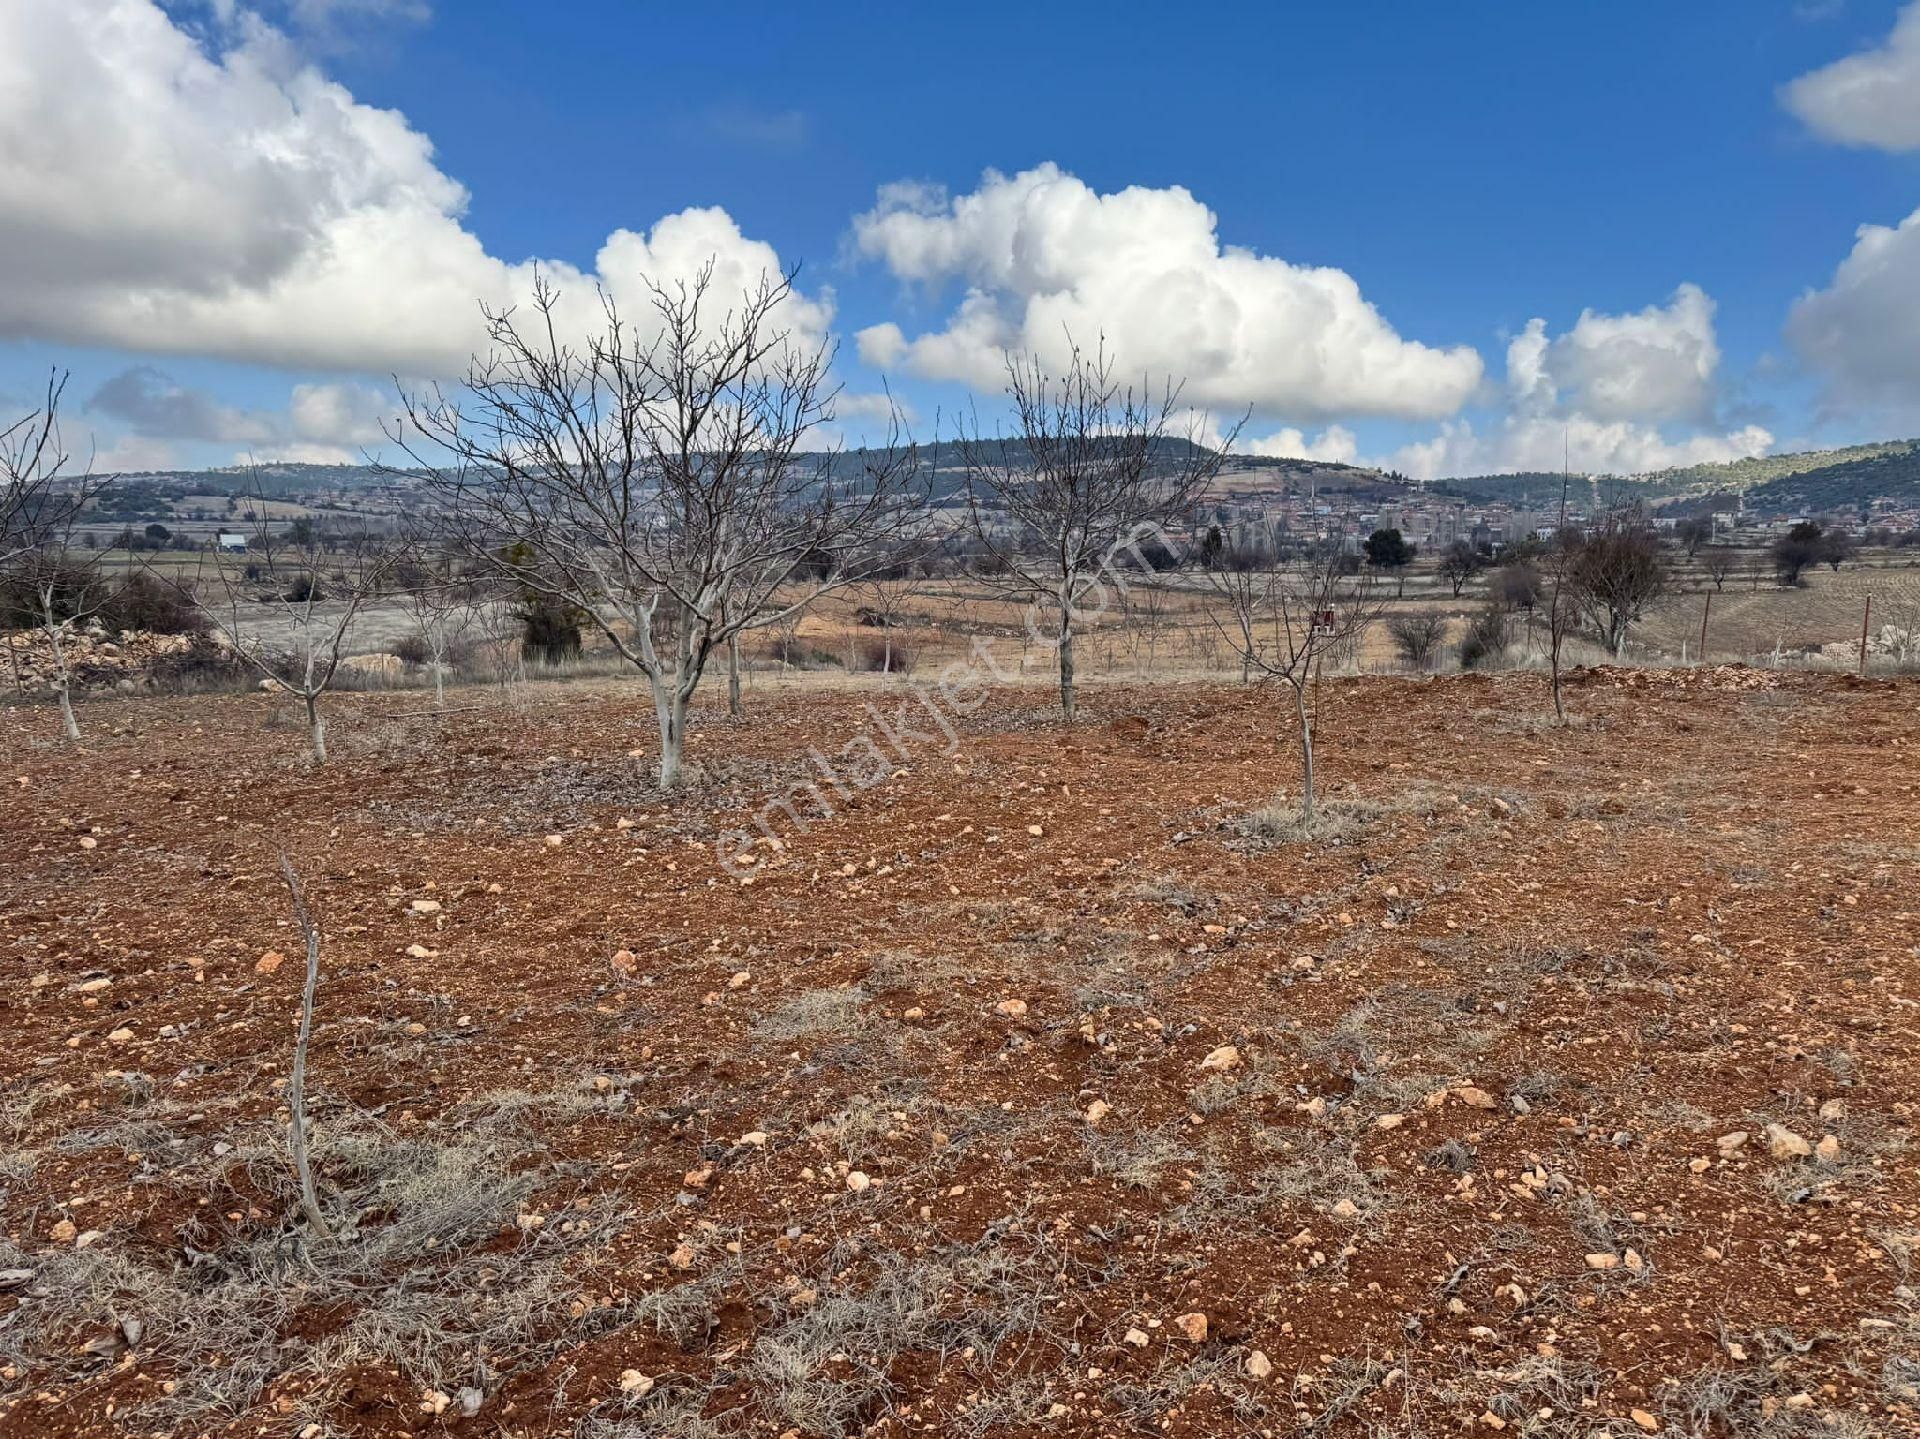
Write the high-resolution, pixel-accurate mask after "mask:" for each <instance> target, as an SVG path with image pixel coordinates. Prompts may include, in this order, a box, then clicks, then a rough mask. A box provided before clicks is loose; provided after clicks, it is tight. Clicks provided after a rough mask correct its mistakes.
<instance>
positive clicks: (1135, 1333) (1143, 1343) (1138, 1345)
mask: <svg viewBox="0 0 1920 1439" xmlns="http://www.w3.org/2000/svg"><path fill="white" fill-rule="evenodd" d="M1120 1342H1121V1343H1123V1344H1131V1345H1132V1346H1133V1347H1134V1348H1135V1349H1145V1348H1146V1347H1147V1346H1148V1345H1149V1344H1151V1343H1152V1342H1153V1341H1152V1340H1151V1339H1149V1338H1148V1337H1147V1331H1146V1330H1144V1329H1129V1330H1128V1331H1127V1332H1126V1335H1125V1336H1124V1337H1123V1338H1122V1339H1121V1341H1120Z"/></svg>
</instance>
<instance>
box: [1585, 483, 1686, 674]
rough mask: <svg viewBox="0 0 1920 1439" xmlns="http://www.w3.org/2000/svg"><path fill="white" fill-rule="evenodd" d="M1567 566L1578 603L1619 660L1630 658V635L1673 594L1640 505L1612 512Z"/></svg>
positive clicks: (1663, 558)
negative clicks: (1663, 598)
mask: <svg viewBox="0 0 1920 1439" xmlns="http://www.w3.org/2000/svg"><path fill="white" fill-rule="evenodd" d="M1566 563H1567V582H1568V584H1569V586H1570V587H1571V589H1572V593H1573V599H1574V603H1575V604H1576V605H1577V606H1578V607H1579V609H1580V612H1581V613H1582V614H1584V615H1585V616H1586V618H1587V621H1588V623H1590V624H1591V625H1592V626H1593V627H1594V629H1595V630H1597V631H1598V632H1599V635H1600V638H1601V640H1602V642H1603V643H1605V645H1606V647H1607V649H1608V650H1609V651H1610V652H1611V653H1612V655H1613V657H1614V659H1616V660H1620V659H1624V658H1625V657H1626V652H1627V633H1628V631H1629V630H1630V629H1631V628H1632V626H1633V625H1635V624H1637V623H1638V622H1639V621H1640V620H1641V618H1642V617H1644V616H1645V614H1646V612H1647V610H1648V608H1649V607H1650V606H1651V605H1653V604H1654V603H1655V602H1656V601H1657V600H1658V599H1659V598H1660V597H1661V596H1662V595H1663V594H1665V593H1666V589H1667V562H1666V558H1665V556H1663V555H1662V554H1661V553H1660V540H1659V538H1658V536H1656V535H1655V534H1654V532H1653V527H1652V526H1651V525H1649V524H1648V523H1647V521H1646V517H1645V516H1644V515H1643V514H1642V513H1641V511H1640V509H1639V507H1638V506H1637V505H1628V506H1623V507H1621V508H1617V509H1613V510H1610V511H1608V512H1607V514H1606V516H1605V517H1604V518H1603V519H1602V520H1601V522H1600V526H1599V528H1598V529H1597V530H1595V531H1594V533H1593V534H1591V535H1589V536H1587V537H1586V538H1585V539H1584V540H1582V541H1581V542H1580V543H1579V544H1578V545H1576V546H1574V548H1573V550H1572V552H1571V553H1570V554H1569V556H1568V558H1567V562H1566Z"/></svg>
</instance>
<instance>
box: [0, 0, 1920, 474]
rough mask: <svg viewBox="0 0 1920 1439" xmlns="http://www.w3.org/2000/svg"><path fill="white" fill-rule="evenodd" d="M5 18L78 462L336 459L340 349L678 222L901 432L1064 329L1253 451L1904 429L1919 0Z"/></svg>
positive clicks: (1915, 239) (1673, 454)
mask: <svg viewBox="0 0 1920 1439" xmlns="http://www.w3.org/2000/svg"><path fill="white" fill-rule="evenodd" d="M9 29H18V30H20V34H18V35H9V34H5V33H0V42H7V43H6V44H5V48H6V49H7V50H9V51H12V52H14V53H16V54H32V55H34V56H35V57H36V58H35V62H34V64H33V65H32V67H31V68H30V70H29V71H26V72H21V71H16V72H15V73H14V74H13V76H12V78H11V79H10V80H9V79H7V78H6V77H5V76H4V75H3V74H0V150H4V152H5V153H7V154H9V155H11V156H13V157H14V159H13V160H12V161H11V162H9V163H0V207H3V208H4V209H5V211H6V212H7V213H8V215H9V218H7V219H5V220H0V238H3V239H4V240H5V242H6V244H7V247H8V249H9V252H10V253H13V254H16V255H18V254H23V253H24V254H27V255H29V256H30V262H29V263H28V264H27V265H25V266H15V273H14V274H13V275H12V276H0V336H4V337H5V338H4V341H3V342H0V395H3V396H6V397H8V398H9V399H11V400H13V401H15V402H16V403H18V402H19V401H20V400H21V399H22V397H24V396H27V395H29V394H30V393H31V392H32V391H33V389H34V388H35V387H36V386H37V385H38V384H39V383H40V382H42V380H43V379H44V374H45V372H46V370H47V368H48V367H49V366H50V365H60V366H63V367H68V368H71V370H72V372H73V380H72V386H71V389H70V391H69V412H70V415H71V417H72V421H73V423H72V425H71V427H70V429H71V433H72V434H73V435H74V436H75V437H77V439H76V446H78V444H86V445H90V446H92V447H94V448H95V449H96V450H97V451H98V452H99V453H100V454H102V455H104V456H105V457H107V459H108V460H109V461H110V462H118V463H126V464H160V463H221V464H224V463H232V462H233V461H235V460H236V459H237V458H239V457H240V456H242V455H244V454H248V453H252V454H258V455H263V456H271V455H273V454H288V455H300V456H307V457H312V458H344V457H347V456H349V455H352V454H356V453H358V452H359V451H360V450H361V449H363V448H366V447H369V446H372V447H376V448H377V441H376V438H375V437H376V435H377V428H376V421H377V418H378V416H379V414H380V413H381V412H382V404H383V401H382V399H381V397H382V395H383V394H384V393H386V392H388V391H390V389H391V382H390V380H389V379H388V378H387V377H388V376H389V375H390V374H391V373H392V372H393V371H394V370H396V369H397V370H399V371H401V372H402V373H403V374H405V375H407V376H408V377H409V378H415V377H418V378H426V377H428V376H430V375H432V374H434V373H436V372H438V371H442V370H446V371H449V372H450V371H451V368H452V362H451V360H450V359H449V358H448V357H449V356H453V355H457V354H461V353H464V352H465V350H466V349H468V348H471V346H470V345H469V344H468V343H467V338H466V331H465V329H464V328H463V327H464V326H465V325H466V324H467V323H468V321H469V320H470V310H471V306H468V305H466V304H465V303H464V300H465V299H466V298H477V297H472V296H465V295H463V293H462V292H461V291H460V290H459V286H460V285H461V284H462V283H463V282H470V283H468V289H469V290H484V289H487V288H489V287H498V288H499V289H500V291H501V293H505V291H506V290H508V289H511V288H512V287H513V286H514V285H515V284H516V283H517V282H518V281H519V280H521V279H524V276H525V273H526V272H525V271H524V270H522V269H517V268H516V267H517V266H520V265H522V264H523V262H526V261H529V260H533V259H539V260H541V261H543V262H545V263H546V265H547V266H548V268H549V270H551V269H552V268H553V267H554V266H555V265H559V266H567V265H571V266H575V267H578V270H579V271H580V272H581V274H580V275H579V276H578V277H577V278H578V285H577V288H578V289H579V290H580V291H581V292H582V293H584V292H586V291H587V290H589V289H590V287H591V283H592V281H591V278H590V277H591V276H592V274H593V273H594V267H595V264H596V260H597V257H598V263H600V264H601V266H602V268H601V271H600V275H601V278H603V279H606V280H608V281H609V282H614V281H617V280H618V279H619V278H620V276H621V275H627V274H629V273H630V272H631V271H634V270H636V269H641V268H644V269H646V270H647V271H648V272H650V273H668V274H670V273H671V272H672V271H673V268H674V266H675V265H680V264H684V263H686V256H687V255H688V254H690V253H692V252H693V251H695V250H697V249H699V248H700V247H701V246H705V245H709V244H711V245H712V246H713V247H714V248H717V249H720V250H721V251H722V252H723V253H726V254H730V255H734V256H735V257H736V258H737V259H738V262H739V265H740V266H741V267H744V268H743V269H742V270H741V273H743V274H744V273H745V272H746V271H747V270H751V269H752V267H753V265H754V264H755V263H757V262H758V260H765V259H769V258H772V259H774V260H775V262H776V263H782V264H791V263H795V262H798V263H800V264H801V265H802V266H803V270H802V279H801V290H802V292H803V294H804V296H805V298H806V299H807V301H808V304H809V305H810V307H811V308H810V310H809V312H808V313H807V314H806V315H803V316H799V318H800V320H801V321H802V324H801V328H802V329H803V330H804V331H805V332H806V333H808V334H815V333H817V334H818V335H820V336H823V337H824V336H831V337H832V338H833V339H834V340H836V341H837V342H838V343H839V345H840V356H841V360H840V374H841V378H842V379H843V380H844V382H845V384H846V386H847V390H848V393H849V395H850V396H854V397H871V396H873V395H874V394H876V393H877V392H878V391H879V389H880V387H881V384H882V382H883V380H884V382H885V383H886V384H887V385H888V386H889V387H890V388H891V390H892V393H893V394H894V395H895V396H896V397H897V398H898V399H900V400H901V401H902V402H903V403H904V404H905V405H906V406H907V407H908V408H909V410H910V411H911V412H912V414H913V415H914V417H915V424H916V428H917V429H919V430H920V431H921V432H923V433H927V432H930V430H931V427H932V424H933V417H934V414H935V412H936V411H937V410H944V411H946V412H949V413H950V412H951V411H952V410H953V409H954V408H956V407H959V406H965V405H969V404H973V405H978V406H979V407H980V408H981V410H982V412H983V413H984V414H987V415H991V414H992V413H994V408H995V399H996V396H995V386H994V384H993V370H994V366H995V363H996V362H997V359H996V357H997V354H998V351H999V349H1000V348H1001V347H1003V346H1005V345H1011V344H1018V345H1029V344H1030V345H1033V346H1036V347H1042V348H1044V347H1045V346H1046V345H1048V344H1050V343H1052V340H1051V338H1050V337H1052V336H1054V335H1056V334H1057V333H1058V332H1060V330H1061V328H1062V325H1061V321H1062V318H1063V317H1064V318H1065V319H1066V320H1068V321H1070V322H1071V324H1072V326H1073V328H1074V330H1075V332H1076V333H1082V334H1083V333H1084V331H1086V330H1087V329H1093V330H1097V331H1105V332H1106V333H1107V334H1108V335H1109V337H1110V338H1112V339H1114V340H1115V341H1116V342H1117V348H1118V350H1119V353H1120V358H1121V360H1122V362H1123V363H1125V364H1128V365H1130V366H1135V365H1137V367H1138V368H1140V369H1142V370H1146V371H1150V372H1153V373H1156V374H1158V373H1167V372H1171V373H1177V374H1185V375H1187V376H1188V377H1189V390H1188V393H1189V396H1191V397H1195V398H1197V399H1198V400H1199V401H1202V402H1204V404H1205V406H1206V408H1208V409H1209V410H1210V411H1211V412H1212V413H1214V414H1215V415H1222V416H1237V415H1238V414H1240V413H1241V412H1243V411H1251V412H1252V419H1251V421H1250V422H1249V424H1248V426H1247V431H1246V433H1247V435H1248V437H1249V441H1250V443H1251V444H1253V445H1254V446H1256V447H1260V448H1264V449H1266V450H1267V451H1268V452H1271V453H1287V452H1306V453H1317V454H1323V455H1326V456H1328V457H1331V458H1343V459H1344V458H1351V459H1360V460H1365V461H1372V462H1382V463H1392V464H1397V465H1399V466H1400V467H1402V468H1407V469H1411V470H1414V471H1415V472H1416V473H1444V472H1449V471H1460V470H1474V469H1483V468H1511V467H1516V466H1526V465H1529V464H1533V463H1541V462H1542V457H1543V454H1544V452H1545V450H1546V449H1547V448H1551V449H1552V450H1553V452H1554V454H1555V455H1556V456H1557V454H1558V451H1559V447H1560V445H1561V444H1562V442H1563V437H1565V436H1568V435H1571V436H1572V442H1573V445H1574V447H1575V449H1576V451H1577V453H1576V456H1575V459H1576V463H1578V464H1580V465H1582V466H1583V467H1586V468H1611V469H1636V468H1647V467H1651V466H1652V465H1653V464H1655V463H1664V462H1673V461H1683V460H1687V459H1693V458H1722V457H1728V456H1731V455H1734V454H1740V453H1753V452H1757V451H1762V450H1767V449H1774V450H1778V449H1791V448H1803V447H1806V446H1807V445H1810V444H1814V443H1832V442H1845V441H1852V440H1856V439H1861V438H1877V437H1881V436H1884V435H1888V434H1893V433H1902V434H1912V433H1916V432H1920V358H1916V357H1920V220H1916V221H1915V222H1914V223H1913V224H1911V225H1909V226H1908V227H1907V228H1905V229H1902V228H1899V227H1900V226H1901V222H1902V221H1903V220H1906V219H1907V218H1908V217H1909V216H1913V215H1916V214H1920V4H1913V5H1906V6H1902V5H1901V4H1897V3H1893V0H1877V3H1876V0H1824V3H1822V0H1690V3H1687V4H1682V5H1675V4H1672V3H1613V4H1608V5H1604V6H1603V5H1579V4H1572V5H1538V4H1520V3H1512V4H1505V3H1502V4H1494V3H1488V4H1479V5H1455V6H1436V5H1432V4H1416V3H1378V4H1372V5H1365V6H1355V5H1331V4H1327V5H1314V6H1307V5H1287V6H1274V5H1246V6H1238V7H1235V6H1221V7H1213V8H1210V9H1209V10H1207V11H1206V12H1205V13H1204V15H1203V14H1200V13H1198V12H1196V13H1195V14H1193V15H1192V16H1191V17H1186V18H1183V19H1182V20H1180V21H1179V22H1178V23H1169V19H1168V15H1167V12H1166V11H1165V9H1164V7H1158V6H1153V7H1149V6H1144V5H1141V6H1100V7H1087V6H1034V5H1031V4H1029V5H1022V6H1012V5H1006V6H999V5H984V6H973V7H915V6H885V7H883V6H877V5H874V6H867V5H860V6H851V5H847V6H836V7H773V6H764V7H763V6H757V5H748V6H740V7H733V8H731V9H728V10H725V11H719V10H712V9H709V8H708V7H701V6H675V7H665V6H641V5H635V4H630V3H612V0H576V3H573V4H569V5H568V6H566V7H563V8H560V9H555V8H553V7H534V6H528V5H525V4H521V3H513V4H509V3H494V0H462V3H459V4H457V5H456V4H453V3H450V0H438V3H434V4H429V3H426V0H273V3H267V4H262V5H260V6H258V7H255V8H254V9H252V10H249V9H247V8H246V7H244V6H237V5H236V4H234V3H233V0H219V3H212V0H207V3H201V0H194V3H180V4H173V5H169V6H166V7H164V8H161V7H158V6H156V5H155V4H154V3H153V0H18V3H16V4H12V5H9V6H8V7H7V15H6V16H5V17H0V32H5V31H7V30H9ZM1848 57H1859V58H1856V59H1852V60H1849V58H1848ZM3 63H4V62H0V64H3ZM1836 64H1838V65H1839V66H1840V67H1841V68H1838V69H1835V68H1832V67H1835V66H1836ZM1846 67H1851V68H1846ZM1801 77H1811V78H1808V79H1802V78H1801ZM1795 81H1799V88H1798V89H1796V90H1793V91H1784V90H1783V87H1786V86H1789V85H1790V84H1792V83H1793V82H1795ZM1909 82H1911V83H1909ZM383 111H384V112H396V113H394V114H391V115H385V116H382V115H381V114H380V113H379V112H383ZM50 116H51V117H52V119H53V123H52V124H51V125H49V123H48V122H49V117H50ZM50 131H51V132H52V133H51V134H50V133H49V132H50ZM156 137H157V138H156ZM429 147H430V149H429ZM990 171H992V172H997V175H996V177H994V178H988V172H990ZM902 182H913V184H914V186H915V187H916V188H914V189H912V190H903V189H899V188H894V189H890V190H888V191H887V195H888V197H889V198H887V199H886V200H885V201H881V200H880V199H879V197H880V196H881V194H882V191H883V187H899V186H900V185H901V184H902ZM461 191H464V194H463V195H462V194H461V193H460V192H461ZM1116 197H1121V198H1116ZM690 210H695V211H699V212H702V218H701V219H700V221H699V222H698V223H694V222H692V221H683V222H682V223H679V224H669V225H665V226H662V228H660V229H656V228H655V227H656V226H661V225H662V222H663V220H665V219H666V218H667V217H674V216H681V215H683V214H684V213H685V212H688V211H690ZM1208 212H1210V213H1211V216H1212V219H1213V221H1214V230H1213V232H1212V235H1211V238H1209V236H1208V232H1207V230H1206V217H1207V214H1208ZM862 216H865V217H867V218H866V220H865V221H864V222H863V221H862V220H861V219H860V218H859V217H862ZM1862 225H1874V226H1880V227H1885V229H1884V231H1882V232H1880V233H1879V234H1878V235H1875V236H1870V237H1869V239H1868V241H1862V242H1857V241H1856V230H1857V229H1858V227H1860V226H1862ZM621 230H627V231H632V232H635V234H636V235H638V236H639V237H640V240H639V242H637V243H636V244H634V245H630V246H626V247H624V248H623V249H621V250H620V251H619V252H618V253H613V252H612V251H610V252H609V254H608V255H605V256H601V255H600V251H601V247H602V245H603V244H605V243H606V242H607V239H608V236H609V235H610V234H612V233H614V232H616V231H621ZM370 235H373V236H377V237H378V238H377V241H376V240H375V239H370V238H369V236H370ZM1857 243H1859V244H1860V245H1862V246H1863V247H1864V248H1863V249H1862V250H1861V251H1856V244H1857ZM349 247H364V253H361V252H360V251H359V250H354V251H352V252H351V253H349ZM1850 256H1851V257H1852V261H1851V268H1850V269H1848V270H1845V271H1844V272H1843V271H1842V266H1843V263H1846V262H1849V259H1850ZM609 267H611V268H609ZM562 273H563V275H564V273H565V272H564V271H563V272H562ZM1682 286H1687V287H1691V288H1690V289H1687V290H1684V291H1683V290H1681V289H1680V287H1682ZM969 288H971V289H973V290H975V291H976V292H978V293H977V295H976V302H975V307H974V308H973V309H972V310H970V311H968V312H966V314H965V315H964V316H963V315H962V313H961V311H960V306H961V304H962V301H963V299H964V298H965V295H966V292H967V291H968V290H969ZM9 289H11V290H13V291H14V292H15V293H14V294H12V295H11V296H9V295H8V294H7V293H6V292H7V291H8V290H9ZM429 295H430V296H431V298H428V296H429ZM1583 314H1585V315H1586V316H1588V318H1587V319H1586V320H1583V318H1582V317H1583ZM1535 321H1539V322H1543V323H1539V324H1536V325H1534V326H1533V329H1532V331H1531V334H1532V338H1531V339H1529V333H1530V332H1529V325H1530V322H1535ZM882 327H893V328H892V329H883V328H882ZM1516 344H1517V345H1518V347H1519V348H1518V349H1517V350H1516V351H1514V352H1511V353H1510V350H1509V347H1510V345H1516ZM90 402H91V403H90ZM875 408H876V407H875V406H874V405H873V404H872V403H871V401H870V399H856V400H855V401H854V403H852V404H851V405H850V406H849V407H848V410H849V413H848V414H847V416H845V417H844V419H843V424H842V429H843V430H844V432H845V433H846V434H847V435H848V436H850V437H854V438H858V437H859V436H860V435H862V434H863V433H865V432H866V430H867V429H868V428H869V427H870V426H871V424H872V420H871V415H872V414H873V413H874V410H875ZM170 430H171V431H174V432H175V433H169V432H168V431H170ZM1549 440H1550V441H1551V444H1550V446H1549V443H1548V442H1549Z"/></svg>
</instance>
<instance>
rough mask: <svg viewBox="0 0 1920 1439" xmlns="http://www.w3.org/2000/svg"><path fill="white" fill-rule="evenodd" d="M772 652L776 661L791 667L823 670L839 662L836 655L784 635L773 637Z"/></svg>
mask: <svg viewBox="0 0 1920 1439" xmlns="http://www.w3.org/2000/svg"><path fill="white" fill-rule="evenodd" d="M772 653H773V658H774V659H775V660H776V661H778V662H779V663H780V664H783V665H786V666H788V667H789V668H791V669H801V670H824V669H831V668H833V667H834V666H836V665H838V664H839V663H840V657H839V656H838V655H834V654H829V653H828V652H827V651H826V650H823V649H820V648H818V647H816V646H814V645H810V644H806V643H803V642H802V641H800V640H797V639H794V640H790V639H787V638H786V637H785V636H784V635H782V636H778V637H776V638H775V639H774V642H773V651H772Z"/></svg>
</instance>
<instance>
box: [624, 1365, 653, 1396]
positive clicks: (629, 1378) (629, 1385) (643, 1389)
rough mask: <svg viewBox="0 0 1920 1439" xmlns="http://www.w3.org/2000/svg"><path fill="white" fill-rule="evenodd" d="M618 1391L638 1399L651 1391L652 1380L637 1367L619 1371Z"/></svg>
mask: <svg viewBox="0 0 1920 1439" xmlns="http://www.w3.org/2000/svg"><path fill="white" fill-rule="evenodd" d="M620 1392H621V1393H622V1394H631V1395H633V1396H634V1398H636V1399H638V1398H641V1397H643V1396H644V1395H647V1394H650V1393H652V1392H653V1380H652V1379H651V1378H649V1377H648V1376H647V1375H645V1374H642V1373H641V1372H640V1371H639V1370H638V1369H622V1370H621V1371H620Z"/></svg>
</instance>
